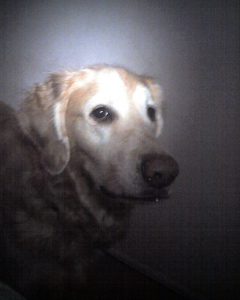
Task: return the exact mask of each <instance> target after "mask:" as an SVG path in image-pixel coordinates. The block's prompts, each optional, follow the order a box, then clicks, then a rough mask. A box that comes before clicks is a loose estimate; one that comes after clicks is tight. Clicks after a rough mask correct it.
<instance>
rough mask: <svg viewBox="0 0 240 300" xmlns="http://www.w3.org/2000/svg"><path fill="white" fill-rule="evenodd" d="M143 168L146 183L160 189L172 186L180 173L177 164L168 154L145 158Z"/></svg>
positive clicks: (152, 155)
mask: <svg viewBox="0 0 240 300" xmlns="http://www.w3.org/2000/svg"><path fill="white" fill-rule="evenodd" d="M141 168H142V176H143V178H144V181H145V182H147V184H148V185H149V186H151V187H154V188H159V189H161V188H164V187H166V186H168V185H170V184H171V183H172V182H173V181H174V179H175V178H176V177H177V175H178V173H179V167H178V164H177V162H176V161H175V159H174V158H172V157H171V156H170V155H168V154H161V155H160V154H151V155H147V156H145V157H144V159H143V160H142V165H141Z"/></svg>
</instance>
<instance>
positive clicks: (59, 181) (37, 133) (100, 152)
mask: <svg viewBox="0 0 240 300" xmlns="http://www.w3.org/2000/svg"><path fill="white" fill-rule="evenodd" d="M136 91H137V94H136ZM136 95H137V97H136ZM160 95H161V92H160V87H159V86H158V85H157V84H156V83H154V82H153V80H152V79H151V78H148V77H142V76H137V75H135V74H132V73H130V72H128V71H126V70H124V69H121V68H111V67H107V66H102V67H93V68H88V69H83V70H81V71H79V72H63V73H59V74H53V75H50V76H49V78H48V79H47V81H46V82H45V83H43V84H41V85H37V86H36V87H34V89H33V90H32V91H31V92H30V93H29V95H28V97H27V98H26V100H25V101H24V103H23V105H22V107H21V109H20V111H19V112H18V113H17V114H16V113H15V112H14V111H13V110H12V109H11V108H9V107H8V106H7V105H5V104H3V103H2V104H1V105H0V128H1V144H0V159H1V167H0V180H1V185H0V208H1V209H0V226H1V234H0V242H1V249H0V254H1V260H0V263H1V268H0V269H1V271H0V273H1V277H2V278H3V280H5V281H6V282H8V283H9V284H10V285H11V286H12V287H14V288H16V289H17V290H18V291H20V292H21V293H23V294H24V295H25V296H27V297H29V299H38V298H40V299H41V298H45V299H46V298H48V297H49V298H51V299H53V298H55V299H61V298H63V299H71V295H72V297H73V298H75V297H76V295H82V293H83V292H84V286H85V283H86V282H87V275H88V271H89V270H90V269H91V265H93V261H94V259H93V258H94V257H95V256H96V252H97V251H96V250H97V249H101V248H106V247H109V246H110V245H112V244H113V243H114V242H115V241H117V240H119V239H120V238H121V237H123V236H124V233H125V231H126V228H127V223H128V222H127V221H128V219H129V213H130V211H131V208H132V205H133V204H134V203H137V202H138V201H139V200H140V201H145V200H146V201H148V200H153V199H155V198H161V196H162V195H163V193H162V190H163V189H162V185H161V186H160V184H159V182H158V181H156V179H155V184H149V182H148V181H147V180H146V178H144V176H143V174H142V172H143V171H142V170H141V166H142V161H143V158H144V157H146V156H147V155H150V154H152V153H153V154H154V155H155V156H154V157H156V155H160V154H161V155H163V153H165V152H163V150H162V149H161V147H160V146H159V142H158V140H157V138H156V136H158V135H159V134H160V132H161V127H162V117H161V103H162V101H161V97H160ZM149 107H151V112H150V110H149ZM99 108H100V109H99ZM102 114H105V115H104V117H102ZM154 159H155V158H154ZM158 160H159V159H158ZM171 163H172V161H171ZM172 164H173V163H172ZM148 166H149V167H148V173H149V172H150V173H151V172H152V168H153V167H152V164H150V163H148ZM177 172H178V170H177V166H176V165H174V167H173V168H172V169H171V174H170V175H171V176H172V177H171V180H169V178H170V177H169V178H168V181H167V179H166V178H165V181H166V182H167V184H165V183H164V187H165V186H166V185H168V184H170V182H171V181H172V180H173V179H174V178H175V177H176V175H177ZM145 173H146V171H145ZM170 175H169V176H170ZM165 177H166V176H165ZM149 178H150V177H149ZM150 179H151V178H150Z"/></svg>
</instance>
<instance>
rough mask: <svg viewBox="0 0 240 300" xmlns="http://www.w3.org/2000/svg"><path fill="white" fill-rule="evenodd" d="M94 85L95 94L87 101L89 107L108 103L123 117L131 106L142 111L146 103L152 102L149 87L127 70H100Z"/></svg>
mask: <svg viewBox="0 0 240 300" xmlns="http://www.w3.org/2000/svg"><path fill="white" fill-rule="evenodd" d="M96 86H97V89H96V94H95V95H94V96H93V97H91V99H89V102H88V103H87V107H88V108H89V109H91V108H93V107H94V106H97V105H108V106H111V107H113V108H114V109H115V110H116V111H117V112H118V113H119V114H120V115H122V116H123V117H124V116H127V115H128V113H129V110H130V109H131V108H132V107H133V106H135V107H136V108H137V110H138V111H140V113H144V112H145V110H146V105H148V104H150V103H151V104H153V100H152V97H151V93H150V91H149V89H148V88H147V87H146V86H145V85H143V83H142V82H141V81H140V80H138V79H137V77H134V76H132V75H131V74H129V73H128V72H127V71H124V72H123V71H122V70H120V71H119V70H115V69H110V70H109V69H106V70H101V71H100V72H97V74H96Z"/></svg>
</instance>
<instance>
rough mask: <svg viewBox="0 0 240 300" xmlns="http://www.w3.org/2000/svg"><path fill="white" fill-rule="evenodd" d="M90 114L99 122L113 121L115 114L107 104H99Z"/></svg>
mask: <svg viewBox="0 0 240 300" xmlns="http://www.w3.org/2000/svg"><path fill="white" fill-rule="evenodd" d="M90 116H91V117H92V118H93V119H95V120H96V121H98V122H112V121H113V119H114V114H113V112H112V111H111V109H110V108H108V107H106V106H99V107H97V108H95V109H94V110H93V111H92V112H91V114H90Z"/></svg>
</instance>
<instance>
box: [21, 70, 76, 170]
mask: <svg viewBox="0 0 240 300" xmlns="http://www.w3.org/2000/svg"><path fill="white" fill-rule="evenodd" d="M70 86H71V80H70V75H69V74H68V73H60V74H52V75H51V76H50V77H49V78H48V80H47V81H46V82H45V83H44V84H42V85H38V86H36V87H35V88H34V89H33V90H32V91H31V92H30V93H29V95H28V97H27V99H26V100H25V102H24V103H23V106H22V108H21V109H20V111H19V121H20V124H21V127H22V129H23V131H24V132H25V133H26V134H27V135H28V136H29V137H30V138H31V139H32V141H33V142H34V144H35V145H36V146H37V147H38V149H39V151H40V154H41V158H42V162H43V165H44V167H45V168H46V170H47V171H48V172H49V173H51V174H59V173H61V172H62V171H63V170H64V169H65V167H66V165H67V164H68V162H69V159H70V146H69V140H68V135H67V131H66V126H65V112H66V109H67V105H68V100H69V96H70V95H69V94H70V92H71V88H70Z"/></svg>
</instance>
